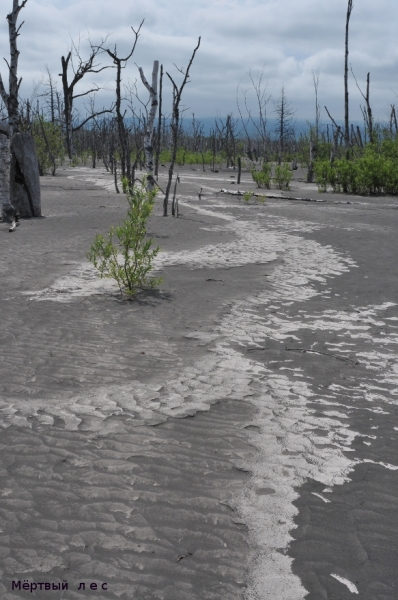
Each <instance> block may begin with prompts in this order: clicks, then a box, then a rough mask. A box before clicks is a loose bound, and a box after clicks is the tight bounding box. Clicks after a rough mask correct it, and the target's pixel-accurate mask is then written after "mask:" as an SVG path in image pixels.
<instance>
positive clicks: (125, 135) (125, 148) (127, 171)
mask: <svg viewBox="0 0 398 600" xmlns="http://www.w3.org/2000/svg"><path fill="white" fill-rule="evenodd" d="M143 23H144V21H141V24H140V26H139V27H138V29H137V31H135V29H133V27H131V30H132V32H133V33H134V36H135V40H134V44H133V47H132V49H131V51H130V54H128V55H127V56H126V57H125V58H120V57H119V56H118V55H117V48H116V46H115V48H114V50H113V52H112V50H109V48H104V47H101V49H102V50H105V52H107V53H108V55H109V56H110V57H111V59H112V60H113V64H114V65H115V68H116V104H115V108H116V120H117V128H118V134H119V144H120V170H121V174H122V179H124V178H125V177H127V179H128V182H129V185H132V184H133V181H132V178H131V160H130V143H129V130H128V129H127V128H126V126H125V122H124V114H122V109H121V106H122V92H121V83H122V69H124V68H125V67H126V64H127V61H128V60H129V59H130V58H131V57H132V56H133V53H134V50H135V47H136V45H137V42H138V38H139V34H140V30H141V27H142V25H143Z"/></svg>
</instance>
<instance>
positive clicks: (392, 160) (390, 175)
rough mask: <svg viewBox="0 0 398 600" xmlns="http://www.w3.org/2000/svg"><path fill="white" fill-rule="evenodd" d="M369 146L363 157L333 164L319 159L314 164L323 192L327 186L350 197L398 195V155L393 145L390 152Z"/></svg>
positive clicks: (317, 179)
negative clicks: (384, 194) (395, 153)
mask: <svg viewBox="0 0 398 600" xmlns="http://www.w3.org/2000/svg"><path fill="white" fill-rule="evenodd" d="M382 148H383V145H381V147H380V148H377V147H375V146H374V145H370V144H369V145H368V146H367V147H366V148H365V150H364V151H363V152H362V155H359V156H356V157H355V156H354V157H353V158H352V159H351V160H347V159H346V158H340V159H336V160H335V161H334V162H333V164H330V161H327V160H318V161H316V162H315V165H314V172H315V176H316V182H317V184H318V188H319V190H320V191H326V189H327V187H328V186H331V187H332V188H333V191H334V192H344V193H349V194H360V195H368V194H382V193H386V194H393V195H395V194H398V155H397V156H395V155H394V152H393V150H394V148H393V147H392V146H391V145H390V147H387V150H388V151H387V152H386V153H385V154H383V153H382Z"/></svg>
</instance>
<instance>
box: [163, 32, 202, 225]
mask: <svg viewBox="0 0 398 600" xmlns="http://www.w3.org/2000/svg"><path fill="white" fill-rule="evenodd" d="M199 46H200V37H199V39H198V43H197V45H196V48H195V49H194V51H193V53H192V56H191V59H190V61H189V63H188V67H187V70H186V71H185V72H184V71H183V70H182V69H179V70H180V72H181V73H182V74H183V75H184V79H183V82H182V84H181V85H180V87H179V88H178V87H177V85H176V84H175V82H174V80H173V78H172V77H171V76H170V75H169V74H168V73H166V74H167V77H168V78H169V79H170V81H171V83H172V85H173V113H172V121H171V131H172V136H173V150H172V157H171V164H170V167H169V179H168V181H167V187H166V193H165V196H164V200H163V216H164V217H167V206H168V203H169V194H170V188H171V182H172V179H173V171H174V164H175V161H176V157H177V144H178V132H179V124H180V102H181V96H182V92H183V90H184V87H185V85H186V83H187V81H188V78H189V70H190V68H191V66H192V63H193V61H194V58H195V54H196V52H197V50H198V48H199Z"/></svg>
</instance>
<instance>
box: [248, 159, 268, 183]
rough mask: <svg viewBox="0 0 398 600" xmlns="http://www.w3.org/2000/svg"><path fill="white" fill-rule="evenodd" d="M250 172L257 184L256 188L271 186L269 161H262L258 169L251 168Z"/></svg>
mask: <svg viewBox="0 0 398 600" xmlns="http://www.w3.org/2000/svg"><path fill="white" fill-rule="evenodd" d="M251 174H252V178H253V181H254V182H255V183H256V184H257V187H258V188H266V189H267V190H269V188H270V187H271V165H270V164H269V163H267V162H264V163H263V166H262V167H261V170H260V171H256V169H252V171H251Z"/></svg>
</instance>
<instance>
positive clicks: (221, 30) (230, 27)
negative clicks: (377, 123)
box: [0, 0, 398, 120]
mask: <svg viewBox="0 0 398 600" xmlns="http://www.w3.org/2000/svg"><path fill="white" fill-rule="evenodd" d="M4 4H5V3H3V5H4ZM7 4H8V5H9V6H8V10H10V9H11V4H12V0H7ZM346 8H347V0H334V1H333V2H330V1H329V0H300V2H297V1H296V0H196V1H195V2H191V3H189V2H187V1H186V0H146V2H145V3H142V2H138V0H136V1H132V0H121V1H119V2H118V4H117V8H115V5H114V4H112V3H110V2H109V0H77V1H75V0H29V1H28V3H27V5H26V7H25V8H24V9H23V10H22V12H21V14H20V21H22V20H24V21H25V24H24V26H23V28H22V30H21V35H20V37H19V38H18V41H19V48H20V51H21V54H20V66H19V73H20V75H21V76H22V77H23V84H22V87H21V93H22V95H23V96H28V95H29V94H30V93H31V89H32V80H33V79H36V80H37V79H38V78H39V77H40V76H41V73H45V65H48V67H49V69H50V71H51V73H53V74H54V78H55V79H56V80H59V78H58V73H59V72H60V57H61V55H63V54H65V53H66V52H67V50H68V46H69V45H70V37H71V36H72V37H73V38H74V39H76V38H77V37H78V35H79V32H80V33H81V34H82V35H83V36H84V35H87V31H89V32H90V37H91V39H92V41H93V43H98V42H99V41H100V40H101V39H102V38H104V37H105V36H106V35H107V34H110V37H109V38H108V41H109V43H110V44H112V45H114V44H117V48H118V52H119V53H120V54H121V55H124V54H126V53H128V52H129V49H130V48H131V43H132V40H133V35H132V32H131V29H130V26H134V27H137V26H138V24H139V23H140V21H141V20H142V19H143V18H145V23H144V26H143V28H142V32H141V36H140V39H139V42H138V45H137V49H136V52H135V55H134V57H133V59H132V61H130V63H129V65H128V67H127V69H126V70H125V72H124V76H125V78H126V79H127V78H130V79H132V80H134V79H136V78H137V74H138V72H137V68H136V65H135V64H134V63H135V62H136V63H137V64H139V65H140V66H143V67H144V69H145V72H146V73H147V74H149V73H150V71H151V65H152V61H153V60H154V59H158V60H160V61H161V62H162V63H163V64H164V68H165V70H167V71H169V72H170V74H174V75H175V76H176V77H177V78H178V72H177V71H176V70H175V67H174V66H173V63H176V64H177V65H178V66H179V67H181V66H185V65H186V64H187V62H188V60H189V58H190V55H191V53H192V50H193V48H194V47H195V45H196V42H197V38H198V36H199V35H201V36H202V43H201V47H200V49H199V52H198V54H197V57H196V59H195V62H194V65H193V67H192V71H191V83H190V84H189V86H187V88H186V92H185V93H184V96H183V101H184V104H185V105H186V106H189V107H190V111H189V112H190V113H191V112H195V114H196V115H197V116H210V115H214V114H216V112H219V113H220V114H226V113H227V112H230V111H233V112H234V113H235V114H237V110H236V88H237V85H238V83H239V82H240V81H241V80H243V82H244V85H246V84H247V85H249V80H248V77H247V73H248V71H249V70H250V69H251V70H252V71H253V72H255V71H256V70H259V69H261V68H262V66H263V65H265V67H266V74H267V78H268V81H269V89H270V91H271V92H272V93H273V94H275V96H277V95H278V93H279V91H280V89H281V86H282V84H283V85H284V86H285V90H286V94H287V96H288V99H289V100H290V101H291V103H292V106H293V107H294V108H296V109H297V112H296V116H297V117H302V118H312V117H313V112H314V111H313V104H314V93H313V85H312V75H311V71H312V70H314V69H318V70H319V72H320V85H319V100H320V104H321V106H322V110H323V106H324V105H325V104H326V105H327V106H328V108H329V109H330V110H331V112H332V113H333V115H334V116H335V118H341V117H342V114H343V63H344V28H345V15H346ZM3 10H4V13H3V16H4V19H1V21H0V34H1V35H0V55H1V56H4V57H8V55H9V49H8V32H7V22H6V19H5V16H6V12H7V8H6V9H4V8H3ZM0 17H1V15H0ZM397 21H398V4H396V3H394V2H393V1H392V0H379V1H378V2H377V3H374V2H373V0H362V1H361V2H360V3H359V2H358V4H355V6H354V9H353V12H352V16H351V23H350V62H351V63H352V66H353V69H354V72H355V74H356V76H357V78H358V82H359V83H360V84H361V86H362V87H364V85H365V79H366V73H367V72H368V71H370V72H371V82H372V83H371V92H372V100H373V107H374V113H375V115H376V117H380V118H384V117H385V114H384V112H383V111H384V110H386V109H387V108H388V106H389V104H390V103H392V102H395V101H396V96H395V95H394V92H393V90H395V91H397V92H398V76H397V72H398V70H397V66H398V47H397V44H396V41H395V39H396V32H395V24H396V23H397ZM87 48H88V46H87V42H86V41H84V40H83V41H82V54H83V56H86V54H85V52H87ZM103 60H104V61H106V60H107V59H106V58H105V57H104V59H103ZM1 71H2V75H3V78H4V79H6V75H7V68H6V66H5V65H4V67H3V68H2V69H1ZM166 79H167V78H166ZM96 80H97V81H98V82H99V83H100V84H101V85H108V87H110V86H112V85H113V72H112V71H111V70H107V71H104V72H103V73H102V74H101V75H99V76H97V78H96ZM91 81H94V76H93V77H92V78H91ZM87 83H88V82H87ZM165 85H166V89H165V100H167V96H168V102H169V104H170V87H169V84H168V83H167V81H165ZM84 86H85V83H82V87H81V90H83V89H86V88H85V87H84ZM246 87H247V86H246ZM143 93H144V92H143ZM145 96H146V94H144V97H145ZM108 97H109V99H110V93H109V92H107V93H103V94H102V97H101V95H98V100H97V103H98V104H99V105H102V103H103V102H105V101H107V98H108ZM350 100H351V114H352V117H353V118H359V117H360V111H359V104H360V103H361V101H362V99H361V96H360V93H359V91H358V90H357V88H356V86H355V82H354V81H353V79H352V77H351V80H350ZM166 110H167V104H166ZM323 115H324V111H323ZM324 118H325V120H327V119H326V116H325V117H324Z"/></svg>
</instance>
